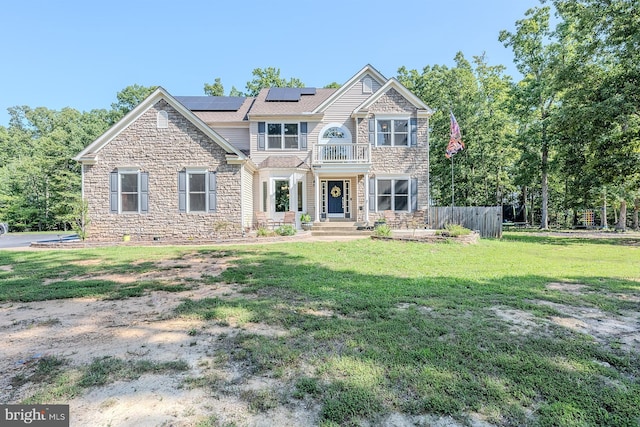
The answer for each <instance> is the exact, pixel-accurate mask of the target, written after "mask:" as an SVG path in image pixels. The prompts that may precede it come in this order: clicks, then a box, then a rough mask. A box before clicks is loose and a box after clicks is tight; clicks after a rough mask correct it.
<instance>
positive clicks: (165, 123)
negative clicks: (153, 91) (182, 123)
mask: <svg viewBox="0 0 640 427" xmlns="http://www.w3.org/2000/svg"><path fill="white" fill-rule="evenodd" d="M157 127H158V129H166V128H168V127H169V114H168V113H167V112H166V111H164V110H160V111H158V117H157Z"/></svg>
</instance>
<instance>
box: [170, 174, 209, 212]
mask: <svg viewBox="0 0 640 427" xmlns="http://www.w3.org/2000/svg"><path fill="white" fill-rule="evenodd" d="M216 197H217V180H216V173H215V172H208V171H205V170H184V171H180V172H178V210H179V211H180V212H194V213H203V212H215V211H216Z"/></svg>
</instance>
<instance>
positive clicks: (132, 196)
mask: <svg viewBox="0 0 640 427" xmlns="http://www.w3.org/2000/svg"><path fill="white" fill-rule="evenodd" d="M138 201H139V195H138V172H135V173H121V174H120V212H123V213H124V212H136V213H137V212H138Z"/></svg>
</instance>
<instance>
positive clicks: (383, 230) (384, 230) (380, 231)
mask: <svg viewBox="0 0 640 427" xmlns="http://www.w3.org/2000/svg"><path fill="white" fill-rule="evenodd" d="M373 234H374V235H375V236H378V237H389V236H391V227H389V226H388V225H387V224H384V225H379V226H377V227H376V228H375V229H374V230H373Z"/></svg>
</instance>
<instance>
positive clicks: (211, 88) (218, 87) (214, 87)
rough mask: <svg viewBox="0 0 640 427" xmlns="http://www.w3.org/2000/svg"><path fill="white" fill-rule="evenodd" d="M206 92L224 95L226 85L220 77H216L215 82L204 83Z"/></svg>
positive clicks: (211, 94) (213, 94) (212, 94)
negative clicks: (223, 84)
mask: <svg viewBox="0 0 640 427" xmlns="http://www.w3.org/2000/svg"><path fill="white" fill-rule="evenodd" d="M204 93H205V95H209V96H224V86H222V81H221V80H220V77H216V80H215V83H213V84H209V83H205V84H204Z"/></svg>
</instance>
